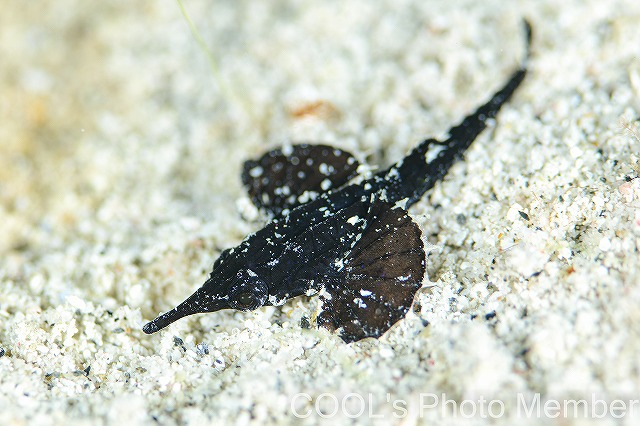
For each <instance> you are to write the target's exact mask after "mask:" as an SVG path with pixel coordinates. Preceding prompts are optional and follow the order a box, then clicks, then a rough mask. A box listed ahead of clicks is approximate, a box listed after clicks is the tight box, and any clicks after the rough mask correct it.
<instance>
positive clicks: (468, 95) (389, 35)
mask: <svg viewBox="0 0 640 426" xmlns="http://www.w3.org/2000/svg"><path fill="white" fill-rule="evenodd" d="M185 7H186V8H187V10H188V11H189V13H190V15H191V17H192V18H193V21H194V24H195V25H196V26H197V28H198V29H199V31H200V33H201V34H202V37H203V40H204V42H205V43H206V45H207V46H208V47H209V49H210V51H211V53H212V55H213V57H214V58H216V62H217V67H218V72H217V74H216V73H215V72H212V70H211V68H210V66H209V62H208V61H207V55H206V53H205V52H204V51H203V50H202V49H201V48H200V47H199V46H198V44H197V42H196V41H195V40H194V38H193V36H192V35H191V33H190V31H189V27H188V25H187V23H186V21H185V19H184V18H183V16H182V15H181V12H180V9H179V8H178V6H177V4H176V3H175V2H172V1H166V2H141V3H134V2H126V1H113V2H102V3H96V2H82V1H78V0H59V1H56V2H49V3H44V2H9V3H8V4H5V5H3V11H2V14H0V50H1V51H2V54H1V59H0V76H1V77H2V78H1V79H0V84H1V85H2V87H1V93H2V96H0V223H1V224H2V225H1V230H2V237H1V238H0V424H3V425H22V424H33V425H84V424H87V425H88V424H91V425H95V424H109V425H111V424H120V425H124V424H126V425H136V424H155V423H158V424H163V425H173V424H316V423H327V424H329V423H331V424H341V423H363V424H368V423H374V424H375V423H378V424H388V423H399V424H422V423H428V424H443V425H450V424H478V425H484V424H513V423H514V422H515V421H517V422H518V423H519V424H556V423H561V424H628V425H633V424H637V423H638V422H639V421H640V403H639V402H638V401H639V400H640V355H639V354H640V308H639V306H640V255H639V253H638V248H639V246H640V177H638V173H639V171H640V165H639V162H638V161H639V154H638V153H639V151H640V129H639V128H638V125H639V122H638V120H639V116H640V25H639V24H638V23H639V22H640V3H638V2H636V1H630V0H629V1H610V2H604V1H595V0H594V1H578V0H574V1H565V2H558V1H536V2H525V1H520V2H515V1H512V2H505V1H498V0H495V1H494V0H491V1H484V2H476V1H459V2H446V3H445V2H437V1H408V0H402V1H391V0H389V1H379V2H371V1H365V0H358V1H349V2H343V1H337V0H336V1H323V2H319V1H318V2H304V3H302V2H293V1H276V0H274V1H268V2H260V3H258V2H248V1H237V2H231V1H200V0H197V1H195V0H194V1H191V2H189V3H187V4H185ZM523 17H526V18H527V19H528V20H529V21H530V22H531V24H532V26H533V28H534V45H533V56H532V59H531V62H530V74H529V75H528V77H527V79H526V80H525V82H524V84H523V86H522V87H521V88H520V89H519V90H518V92H517V93H516V96H515V97H514V98H513V99H512V101H511V102H510V103H509V104H508V105H506V106H505V108H504V109H503V110H502V112H501V113H500V115H499V116H498V119H497V120H496V123H495V124H494V125H492V126H491V128H490V129H488V130H487V131H485V132H484V133H483V134H482V135H481V137H480V138H479V139H478V140H477V141H476V143H475V144H474V145H473V146H472V147H471V149H470V150H469V151H468V152H467V155H466V160H465V161H464V162H460V163H459V164H457V165H456V166H454V167H453V168H452V169H451V171H450V173H449V174H448V175H447V177H446V178H445V179H444V180H443V181H442V182H440V183H439V184H438V185H436V187H435V188H434V189H433V190H432V191H431V192H429V193H428V194H427V195H426V196H425V197H424V198H423V200H422V201H421V202H419V203H418V204H416V205H415V206H413V207H412V208H411V210H410V213H411V214H412V216H413V217H414V219H415V220H416V221H417V222H418V223H419V224H420V226H421V228H422V230H423V232H424V235H425V238H426V240H427V241H428V242H429V243H431V244H432V245H433V247H432V249H431V250H430V252H429V255H428V258H427V272H428V279H425V283H424V288H423V289H421V290H420V291H419V293H418V295H417V296H416V300H415V303H414V307H413V310H412V311H411V312H410V313H409V314H408V315H407V317H406V318H405V319H404V320H403V321H401V322H400V323H398V324H397V325H396V326H394V327H393V328H392V329H391V330H390V331H389V332H388V333H386V334H385V335H384V336H383V337H382V338H381V339H379V340H374V339H366V340H363V341H361V342H358V343H354V344H350V345H346V344H344V343H343V342H342V340H341V339H340V338H339V337H337V336H336V335H333V334H330V333H329V332H327V331H325V330H317V329H316V328H315V327H314V326H313V320H314V315H315V312H316V308H317V300H316V299H315V298H299V299H295V300H291V301H290V302H288V303H287V304H285V305H284V306H281V307H278V308H274V307H269V308H262V309H259V310H257V311H255V312H251V313H244V312H231V311H224V312H219V313H215V314H209V315H196V316H192V317H188V318H185V319H183V320H181V321H179V322H177V323H175V324H174V325H172V326H171V327H169V328H168V329H166V330H165V331H162V332H160V333H158V334H156V335H152V336H147V335H145V334H144V333H143V332H142V331H141V327H142V325H143V324H144V323H145V322H146V321H148V320H150V319H152V318H153V317H155V316H156V315H157V314H158V313H159V312H162V311H166V310H168V309H170V308H172V307H173V306H175V305H176V304H177V303H179V302H180V301H182V300H183V299H184V298H185V297H186V296H188V295H189V294H191V293H192V292H193V291H194V290H195V289H196V288H197V287H199V286H200V284H201V283H202V282H203V281H204V279H205V278H206V276H207V274H208V272H209V270H210V268H211V265H212V263H213V261H214V260H215V258H216V257H217V256H218V255H219V253H220V251H221V250H223V249H224V248H226V247H230V246H234V245H236V244H237V243H238V242H239V241H240V240H242V238H243V237H244V236H245V235H247V234H248V233H250V232H252V231H255V230H257V229H259V228H260V227H261V224H262V223H263V217H261V216H260V214H258V212H257V211H256V209H255V208H253V207H252V206H251V205H250V202H249V200H248V197H247V196H246V194H245V192H244V190H243V188H242V186H241V183H240V178H239V175H240V168H241V165H242V162H243V161H244V160H245V159H247V158H253V157H256V156H258V155H260V154H261V153H262V152H264V151H265V150H267V149H270V148H273V147H276V146H278V145H281V144H282V143H286V142H310V141H311V142H312V141H317V142H322V143H330V144H333V145H335V146H337V147H340V148H341V149H345V150H348V151H350V152H353V153H354V154H355V155H356V156H357V157H358V158H359V159H361V160H362V161H365V162H368V163H369V164H371V165H372V166H378V167H384V166H387V165H389V164H390V163H392V162H395V161H397V160H398V159H400V158H401V157H402V156H403V155H404V154H405V153H406V152H407V151H408V150H409V149H411V147H412V146H414V145H415V144H416V143H418V142H419V141H421V140H422V139H424V138H425V137H428V136H439V135H442V134H444V133H445V132H446V131H447V129H448V128H449V127H450V126H451V125H453V124H455V123H457V121H458V120H460V119H461V118H462V117H463V116H464V115H465V114H467V113H468V112H470V111H472V110H473V109H474V108H475V107H476V106H477V105H479V104H480V103H481V102H483V101H485V100H486V99H487V98H488V97H489V96H490V95H491V94H492V93H493V91H495V90H496V89H497V88H498V87H500V85H501V84H502V83H503V82H504V81H505V80H506V78H507V77H508V75H509V74H510V72H511V71H512V70H513V69H514V68H515V67H516V66H517V64H518V62H519V60H520V58H521V57H522V53H523V35H522V26H521V20H522V18H523ZM309 322H311V327H305V325H306V324H308V323H309Z"/></svg>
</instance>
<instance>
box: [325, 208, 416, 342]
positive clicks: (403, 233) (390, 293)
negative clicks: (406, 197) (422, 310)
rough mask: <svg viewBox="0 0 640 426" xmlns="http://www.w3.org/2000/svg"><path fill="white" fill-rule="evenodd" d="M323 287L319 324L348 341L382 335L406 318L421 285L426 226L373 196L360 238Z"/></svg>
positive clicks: (401, 210) (403, 211) (404, 211)
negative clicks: (421, 225)
mask: <svg viewBox="0 0 640 426" xmlns="http://www.w3.org/2000/svg"><path fill="white" fill-rule="evenodd" d="M340 267H341V269H340V270H337V271H335V272H334V273H333V274H332V276H331V279H328V280H327V281H326V283H324V289H323V290H322V291H321V292H320V298H321V300H322V307H321V312H320V313H319V314H318V319H317V323H318V326H322V327H325V328H327V329H329V330H331V331H333V330H339V332H340V337H341V338H342V339H343V340H344V341H345V342H347V343H351V342H354V341H358V340H361V339H364V338H365V337H376V338H377V337H380V336H381V335H382V334H383V333H384V332H386V331H387V330H388V329H389V328H391V326H392V325H393V324H395V323H396V322H398V321H399V320H400V319H402V318H403V317H404V316H405V314H406V313H407V311H408V310H409V308H410V307H411V305H412V303H413V298H414V295H415V293H416V291H417V290H418V289H419V288H420V287H421V286H422V279H423V277H424V274H425V251H424V243H423V241H422V232H421V231H420V228H419V227H418V225H417V224H416V223H415V222H414V221H413V220H412V219H411V217H410V216H409V215H408V213H407V212H406V210H403V209H401V208H394V206H393V205H392V204H389V203H385V202H381V201H375V202H373V203H372V205H371V207H370V209H369V217H368V219H367V227H366V229H365V230H364V232H363V234H362V237H361V238H360V239H359V241H358V242H357V243H356V244H355V245H354V246H353V248H352V249H351V250H349V251H348V252H347V253H346V255H345V257H344V259H343V260H342V261H341V262H340Z"/></svg>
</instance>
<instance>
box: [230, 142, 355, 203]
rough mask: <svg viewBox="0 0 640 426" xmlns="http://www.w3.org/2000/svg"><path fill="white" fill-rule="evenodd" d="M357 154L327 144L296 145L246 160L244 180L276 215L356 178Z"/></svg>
mask: <svg viewBox="0 0 640 426" xmlns="http://www.w3.org/2000/svg"><path fill="white" fill-rule="evenodd" d="M358 165H359V164H358V161H357V160H356V159H355V157H353V155H351V154H349V153H348V152H345V151H343V150H340V149H337V148H334V147H331V146H327V145H307V144H301V145H293V146H290V147H284V148H278V149H275V150H272V151H269V152H267V153H266V154H264V155H263V156H262V157H260V158H259V159H257V160H248V161H246V162H245V163H244V168H243V171H242V182H243V183H244V185H245V186H246V187H247V190H248V192H249V196H250V197H251V200H252V201H253V202H254V204H255V205H256V206H258V207H259V208H262V209H265V210H267V211H269V212H271V213H273V214H274V215H279V214H280V213H281V212H282V211H283V210H285V209H292V208H294V207H296V206H298V205H300V204H304V203H305V202H307V201H309V200H312V199H314V198H315V197H317V195H318V194H321V193H323V192H327V191H328V190H330V189H334V188H338V187H340V186H342V185H344V184H345V183H347V182H348V181H349V180H350V179H351V178H353V177H355V175H356V169H357V168H358Z"/></svg>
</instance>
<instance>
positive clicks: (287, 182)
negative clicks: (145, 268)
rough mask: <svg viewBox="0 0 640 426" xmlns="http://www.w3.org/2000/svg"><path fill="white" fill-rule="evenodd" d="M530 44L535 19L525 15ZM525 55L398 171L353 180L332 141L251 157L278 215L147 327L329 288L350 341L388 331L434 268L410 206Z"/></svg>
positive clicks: (263, 193) (249, 170) (254, 183)
mask: <svg viewBox="0 0 640 426" xmlns="http://www.w3.org/2000/svg"><path fill="white" fill-rule="evenodd" d="M525 29H526V36H527V53H526V58H528V56H529V46H530V44H531V28H530V26H529V24H528V23H526V22H525ZM526 62H527V61H526V59H525V61H524V62H523V64H522V65H521V67H520V68H519V69H518V70H517V71H515V72H514V73H513V74H512V75H511V78H510V79H509V81H508V82H507V83H506V84H505V85H504V87H503V88H502V89H500V90H499V91H498V92H497V93H496V94H495V95H494V96H493V97H492V98H491V100H489V102H487V103H486V104H484V105H482V106H481V107H479V108H478V109H477V110H476V111H475V112H474V113H472V114H471V115H469V116H467V117H466V118H465V119H464V120H463V121H462V123H460V124H459V125H457V126H455V127H453V128H452V129H451V130H450V131H449V137H448V139H446V140H444V141H438V140H435V139H427V140H425V141H424V142H422V143H421V144H420V145H418V146H417V147H416V148H415V149H414V150H413V151H411V153H409V155H408V156H406V157H405V158H404V159H402V160H401V161H400V162H398V163H397V164H395V165H393V166H391V167H390V168H389V169H387V170H385V171H382V172H379V173H377V174H375V175H374V176H373V177H371V178H369V179H366V180H363V181H362V182H360V183H352V184H349V183H348V182H349V181H350V180H351V179H352V178H353V177H354V176H355V175H356V169H357V168H358V162H357V161H356V160H355V158H354V157H353V156H352V155H350V154H348V153H346V152H344V151H342V150H339V149H335V148H332V147H329V146H325V145H295V146H293V147H289V148H288V149H287V148H283V149H279V150H274V151H271V152H269V153H267V154H265V155H264V156H263V157H261V158H260V159H258V160H257V161H247V162H246V163H245V165H244V172H243V174H242V180H243V182H244V184H245V185H246V186H247V188H248V191H249V194H250V196H251V198H252V200H253V201H254V203H255V204H256V205H257V206H258V207H260V208H263V209H266V210H267V211H269V212H271V213H272V214H273V215H274V219H273V220H272V221H271V222H269V223H268V224H267V225H266V226H265V227H264V228H263V229H261V230H260V231H258V232H256V233H254V234H251V235H249V236H247V237H246V238H245V239H244V241H242V243H240V245H239V246H237V247H234V248H230V249H227V250H225V251H223V252H222V254H221V255H220V257H219V258H218V259H217V260H216V262H215V263H214V265H213V271H212V272H211V274H210V277H209V279H208V280H207V281H206V282H205V283H204V285H203V286H202V287H200V288H199V289H198V290H197V291H196V292H195V293H194V294H193V295H191V296H190V297H189V298H188V299H187V300H185V301H184V302H182V303H181V304H180V305H178V306H177V307H176V308H174V309H173V310H171V311H169V312H167V313H165V314H162V315H160V316H159V317H157V318H156V319H154V320H153V321H151V322H149V323H148V324H146V325H145V326H144V328H143V330H144V332H145V333H147V334H151V333H155V332H156V331H158V330H160V329H161V328H164V327H166V326H167V325H169V324H171V323H172V322H174V321H176V320H178V319H180V318H182V317H184V316H187V315H191V314H195V313H203V312H215V311H218V310H221V309H228V308H231V309H239V310H245V311H248V310H253V309H256V308H259V307H260V306H264V305H280V304H282V303H284V302H285V301H286V300H287V299H290V298H292V297H296V296H300V295H303V294H312V293H315V292H318V293H319V296H320V298H321V301H322V307H321V312H320V313H319V315H318V318H317V322H318V325H320V326H323V327H326V328H328V329H330V330H338V331H339V333H340V336H341V337H342V339H343V340H344V341H345V342H353V341H357V340H360V339H363V338H365V337H380V336H381V335H382V334H383V333H384V332H385V331H387V330H388V329H389V328H390V327H391V326H392V325H393V324H395V323H396V322H397V321H398V320H400V319H402V318H403V317H404V315H405V314H406V313H407V311H408V309H409V307H410V306H411V304H412V302H413V297H414V295H415V293H416V291H417V290H418V289H419V288H420V287H421V286H422V279H423V277H424V274H425V252H424V246H423V242H422V239H421V232H420V229H419V227H418V226H417V225H416V223H415V222H414V221H413V220H412V219H411V217H410V216H409V215H408V214H407V211H406V208H408V207H409V206H411V205H412V204H413V203H415V202H416V201H417V200H419V199H420V197H422V195H423V194H424V193H425V191H427V190H429V189H430V188H431V187H433V185H434V184H435V183H436V182H437V181H438V180H439V179H441V178H442V177H443V176H444V175H445V174H446V173H447V171H448V170H449V168H450V167H451V165H452V164H454V163H455V162H456V161H457V160H458V159H460V158H461V157H462V155H463V153H464V152H465V150H466V149H467V148H468V147H469V146H470V145H471V143H472V142H473V141H474V140H475V139H476V137H477V136H478V135H479V134H480V133H481V132H482V131H483V130H484V129H485V127H486V125H487V124H486V123H487V121H488V120H490V119H493V118H494V117H495V116H496V115H497V113H498V111H499V110H500V108H501V107H502V105H503V104H504V103H505V102H507V101H508V100H509V98H510V97H511V95H512V94H513V93H514V91H515V90H516V88H517V87H518V86H519V85H520V83H521V82H522V80H523V79H524V77H525V74H526V72H527V70H526Z"/></svg>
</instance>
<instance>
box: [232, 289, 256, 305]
mask: <svg viewBox="0 0 640 426" xmlns="http://www.w3.org/2000/svg"><path fill="white" fill-rule="evenodd" d="M235 302H236V304H237V305H238V309H249V308H251V306H252V305H253V304H254V303H255V298H254V297H253V294H252V293H251V292H248V291H245V292H242V293H240V294H239V295H238V296H236V298H235Z"/></svg>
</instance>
